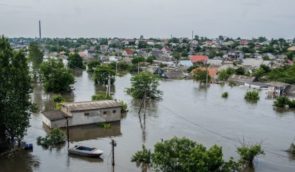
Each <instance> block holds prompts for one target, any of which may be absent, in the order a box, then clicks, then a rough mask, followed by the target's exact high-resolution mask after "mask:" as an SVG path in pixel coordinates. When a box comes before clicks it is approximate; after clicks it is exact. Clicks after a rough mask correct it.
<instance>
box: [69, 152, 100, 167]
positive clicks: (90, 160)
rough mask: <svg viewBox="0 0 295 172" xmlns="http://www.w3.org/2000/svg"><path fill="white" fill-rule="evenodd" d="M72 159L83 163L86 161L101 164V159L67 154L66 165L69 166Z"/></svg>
mask: <svg viewBox="0 0 295 172" xmlns="http://www.w3.org/2000/svg"><path fill="white" fill-rule="evenodd" d="M72 159H76V160H83V161H87V162H88V163H101V162H103V159H102V158H97V157H96V158H93V157H84V156H78V155H73V154H68V165H70V163H71V160H72Z"/></svg>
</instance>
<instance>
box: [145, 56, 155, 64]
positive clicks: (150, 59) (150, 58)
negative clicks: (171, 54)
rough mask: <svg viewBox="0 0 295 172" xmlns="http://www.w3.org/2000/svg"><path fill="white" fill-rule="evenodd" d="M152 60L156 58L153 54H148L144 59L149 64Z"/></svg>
mask: <svg viewBox="0 0 295 172" xmlns="http://www.w3.org/2000/svg"><path fill="white" fill-rule="evenodd" d="M154 60H156V57H155V56H149V57H148V58H147V59H146V62H148V63H149V64H153V62H154Z"/></svg>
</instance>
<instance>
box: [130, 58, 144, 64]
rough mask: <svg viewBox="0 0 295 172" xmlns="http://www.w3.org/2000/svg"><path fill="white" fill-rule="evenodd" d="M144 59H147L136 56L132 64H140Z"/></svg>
mask: <svg viewBox="0 0 295 172" xmlns="http://www.w3.org/2000/svg"><path fill="white" fill-rule="evenodd" d="M144 61H145V59H144V58H143V57H134V58H133V59H132V61H131V62H132V64H138V63H141V62H144Z"/></svg>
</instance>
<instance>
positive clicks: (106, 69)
mask: <svg viewBox="0 0 295 172" xmlns="http://www.w3.org/2000/svg"><path fill="white" fill-rule="evenodd" d="M115 74H116V73H115V71H114V70H113V69H112V68H111V66H109V65H106V64H103V65H100V66H98V67H97V68H96V69H95V70H94V76H93V77H94V82H95V83H96V84H101V85H107V84H108V80H109V77H110V79H111V85H113V84H114V82H115Z"/></svg>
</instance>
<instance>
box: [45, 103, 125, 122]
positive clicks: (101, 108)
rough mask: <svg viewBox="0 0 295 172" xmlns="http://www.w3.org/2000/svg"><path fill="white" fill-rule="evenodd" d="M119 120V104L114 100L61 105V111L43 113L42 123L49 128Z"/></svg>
mask: <svg viewBox="0 0 295 172" xmlns="http://www.w3.org/2000/svg"><path fill="white" fill-rule="evenodd" d="M120 119H121V104H120V103H119V102H117V101H115V100H103V101H86V102H75V103H63V104H62V106H61V110H54V111H46V112H43V123H44V124H45V125H47V126H48V127H49V128H61V127H66V126H67V120H68V126H79V125H87V124H95V123H102V122H115V121H120Z"/></svg>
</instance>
